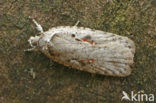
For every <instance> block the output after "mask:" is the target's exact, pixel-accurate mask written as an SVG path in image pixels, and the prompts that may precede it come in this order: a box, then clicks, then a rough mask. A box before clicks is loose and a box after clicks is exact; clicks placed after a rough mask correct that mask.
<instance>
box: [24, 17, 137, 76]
mask: <svg viewBox="0 0 156 103" xmlns="http://www.w3.org/2000/svg"><path fill="white" fill-rule="evenodd" d="M33 22H34V23H35V24H36V28H37V30H38V31H40V34H41V35H39V36H34V37H33V36H31V37H30V38H29V40H28V42H29V44H30V46H31V47H32V48H31V49H27V50H26V51H40V52H42V53H44V54H45V55H46V56H47V57H49V58H50V59H52V60H53V61H56V62H58V63H60V64H63V65H65V66H68V67H72V68H75V69H78V70H82V71H87V72H90V73H96V74H101V75H108V76H119V77H124V76H128V75H130V74H131V67H130V66H131V65H132V64H133V58H134V53H135V44H134V42H133V41H132V40H130V39H129V38H127V37H124V36H119V35H116V34H113V33H108V32H104V31H100V30H94V29H90V28H84V27H78V26H77V25H78V22H77V23H76V24H75V25H74V26H58V27H53V28H51V29H49V30H48V31H45V32H44V31H43V28H42V26H41V25H40V24H38V23H37V22H36V21H35V20H34V19H33Z"/></svg>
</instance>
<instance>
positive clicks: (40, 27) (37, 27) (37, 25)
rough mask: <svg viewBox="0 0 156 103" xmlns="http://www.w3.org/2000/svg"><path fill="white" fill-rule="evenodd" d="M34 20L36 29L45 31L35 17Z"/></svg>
mask: <svg viewBox="0 0 156 103" xmlns="http://www.w3.org/2000/svg"><path fill="white" fill-rule="evenodd" d="M32 20H33V22H34V24H35V25H36V29H37V30H38V31H39V32H41V33H43V28H42V26H41V25H40V24H39V23H37V21H36V20H35V19H32Z"/></svg>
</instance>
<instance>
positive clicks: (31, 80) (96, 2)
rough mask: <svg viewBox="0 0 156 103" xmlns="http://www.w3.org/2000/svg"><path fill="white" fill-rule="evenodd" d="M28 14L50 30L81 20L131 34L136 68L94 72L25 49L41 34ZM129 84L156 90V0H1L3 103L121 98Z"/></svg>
mask: <svg viewBox="0 0 156 103" xmlns="http://www.w3.org/2000/svg"><path fill="white" fill-rule="evenodd" d="M107 1H108V2H107ZM28 16H31V17H33V18H35V19H36V20H37V21H38V22H39V23H40V24H41V25H42V26H43V28H44V30H45V31H46V30H48V29H49V28H51V27H54V26H60V25H64V26H65V25H71V26H72V25H74V24H75V23H76V21H78V20H80V22H81V23H80V24H79V26H83V27H89V28H94V29H99V30H103V31H107V32H112V33H116V34H118V35H123V36H127V37H129V38H131V39H132V40H133V41H134V42H135V44H136V54H135V58H134V61H135V63H134V65H133V66H132V69H133V71H132V74H131V75H130V76H128V77H126V78H119V77H109V76H101V75H95V74H90V73H87V72H82V71H78V70H75V69H70V68H68V67H65V66H63V65H60V64H58V63H55V62H53V61H52V60H49V59H48V58H47V57H46V56H44V55H43V54H41V53H37V52H31V53H25V52H23V50H24V49H27V48H29V44H28V42H27V40H28V38H29V37H30V36H34V35H37V34H38V31H37V30H36V29H35V26H34V25H33V23H32V22H31V20H29V19H28ZM123 90H124V91H126V92H127V93H130V92H131V91H134V92H138V91H139V90H143V91H144V92H145V93H147V94H148V93H156V0H0V103H61V102H63V103H120V101H121V97H122V91H123ZM155 96H156V94H155Z"/></svg>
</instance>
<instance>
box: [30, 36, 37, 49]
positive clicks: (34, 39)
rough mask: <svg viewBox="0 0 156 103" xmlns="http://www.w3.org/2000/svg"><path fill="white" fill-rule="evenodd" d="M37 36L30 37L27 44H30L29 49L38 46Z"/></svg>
mask: <svg viewBox="0 0 156 103" xmlns="http://www.w3.org/2000/svg"><path fill="white" fill-rule="evenodd" d="M39 38H40V37H39V36H35V37H32V36H31V37H30V38H29V40H28V42H29V44H30V46H31V47H36V46H37V45H38V40H39Z"/></svg>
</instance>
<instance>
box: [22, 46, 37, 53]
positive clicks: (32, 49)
mask: <svg viewBox="0 0 156 103" xmlns="http://www.w3.org/2000/svg"><path fill="white" fill-rule="evenodd" d="M31 51H37V49H36V47H32V48H29V49H26V50H24V52H31Z"/></svg>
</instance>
